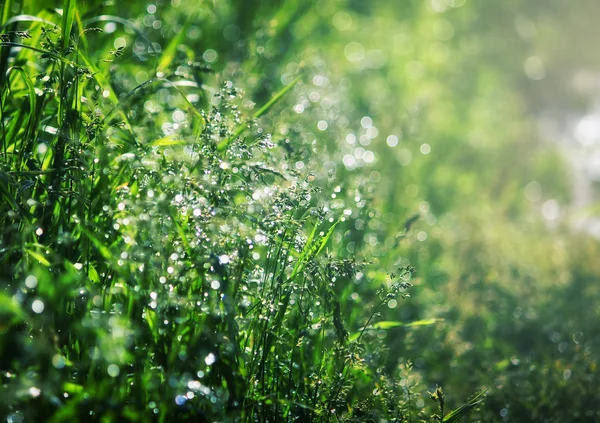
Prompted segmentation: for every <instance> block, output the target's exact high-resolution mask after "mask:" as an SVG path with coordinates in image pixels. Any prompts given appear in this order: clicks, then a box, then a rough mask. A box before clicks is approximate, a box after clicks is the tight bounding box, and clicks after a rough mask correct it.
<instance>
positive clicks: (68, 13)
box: [62, 0, 77, 52]
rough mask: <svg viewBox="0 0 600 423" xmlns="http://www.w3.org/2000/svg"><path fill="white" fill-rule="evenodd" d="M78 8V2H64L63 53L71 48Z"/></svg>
mask: <svg viewBox="0 0 600 423" xmlns="http://www.w3.org/2000/svg"><path fill="white" fill-rule="evenodd" d="M76 8H77V2H76V0H64V1H63V19H62V34H63V39H62V41H63V46H62V47H63V52H66V51H67V49H68V48H69V43H70V41H71V30H72V29H73V20H74V19H75V10H76Z"/></svg>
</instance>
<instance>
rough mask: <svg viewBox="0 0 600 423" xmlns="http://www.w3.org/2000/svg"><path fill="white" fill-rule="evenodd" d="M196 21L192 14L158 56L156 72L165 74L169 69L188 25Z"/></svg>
mask: <svg viewBox="0 0 600 423" xmlns="http://www.w3.org/2000/svg"><path fill="white" fill-rule="evenodd" d="M195 19H196V14H195V13H192V14H191V15H190V16H189V17H188V18H187V19H186V21H185V23H184V24H183V27H182V28H181V29H180V30H179V32H178V33H177V35H176V36H175V37H174V38H173V39H172V40H171V42H170V43H169V44H168V45H167V47H166V48H165V49H164V51H163V54H162V55H161V56H160V60H159V61H158V66H157V67H156V70H157V71H158V72H165V70H166V69H167V68H168V67H169V65H170V64H171V63H173V60H174V59H175V54H176V53H177V47H179V45H180V44H181V43H182V42H183V40H184V39H185V36H186V34H187V32H188V29H189V27H190V25H191V24H192V23H193V22H194V20H195Z"/></svg>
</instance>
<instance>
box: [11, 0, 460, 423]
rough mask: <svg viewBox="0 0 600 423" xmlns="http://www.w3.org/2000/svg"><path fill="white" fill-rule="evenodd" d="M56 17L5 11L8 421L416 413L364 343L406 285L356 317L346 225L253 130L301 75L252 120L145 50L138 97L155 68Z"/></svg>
mask: <svg viewBox="0 0 600 423" xmlns="http://www.w3.org/2000/svg"><path fill="white" fill-rule="evenodd" d="M62 6H63V7H62V10H58V9H42V8H39V9H37V10H35V13H34V14H33V15H30V14H19V13H16V12H15V10H17V9H18V8H17V6H16V5H14V7H13V5H11V4H10V3H5V4H4V7H3V9H2V16H3V21H2V27H1V28H2V42H1V43H0V48H1V50H0V51H1V53H2V57H1V60H0V67H1V68H0V74H2V75H6V77H5V78H4V79H3V80H2V86H1V88H0V89H1V91H0V100H1V105H0V106H1V107H0V111H1V116H0V121H1V124H2V153H1V156H2V157H1V160H0V166H1V167H0V195H1V197H2V202H1V203H0V204H1V206H0V227H1V228H2V231H1V239H0V252H1V253H0V268H1V269H2V271H1V278H2V280H3V281H4V285H3V290H2V293H1V295H0V304H1V306H0V307H1V308H0V312H1V313H2V316H3V322H4V323H3V325H2V327H1V328H0V329H1V330H0V337H1V340H2V342H1V345H2V347H1V349H0V368H1V369H2V371H3V376H2V385H1V395H2V397H3V398H4V400H3V402H2V404H1V405H0V413H1V414H2V415H4V416H6V418H7V419H8V420H7V421H9V422H16V421H49V422H62V421H73V422H75V421H86V422H87V421H99V422H110V421H136V422H142V421H148V422H150V421H157V422H161V423H162V422H168V421H175V420H177V421H196V422H198V421H207V422H208V421H240V422H245V421H248V422H250V421H252V422H268V421H271V422H273V421H282V422H283V421H364V418H365V417H364V416H366V415H370V416H373V418H374V416H381V417H383V416H387V417H388V418H390V419H392V420H390V421H404V420H406V419H407V418H409V416H411V415H412V416H416V415H417V414H419V413H421V411H420V410H418V409H416V408H415V407H414V406H412V405H411V404H410V403H409V402H405V401H404V400H403V399H402V398H403V395H411V394H410V392H411V391H410V389H411V388H410V387H409V386H408V385H403V386H401V385H400V380H395V377H394V376H393V374H391V373H390V374H388V373H387V372H382V368H381V364H382V357H383V356H384V354H385V348H384V346H383V344H382V343H381V342H377V341H376V339H377V338H374V337H372V336H371V337H369V342H368V343H366V342H363V340H364V339H365V338H364V337H363V335H364V334H367V333H370V332H373V331H375V330H379V331H381V330H385V328H386V327H391V326H389V325H388V326H385V324H384V323H386V322H380V324H379V325H377V324H376V323H375V324H373V323H374V322H375V321H376V320H377V311H378V310H379V309H380V308H381V307H383V306H384V305H385V304H387V302H388V301H390V300H391V299H393V298H394V297H396V296H406V291H407V289H408V288H409V286H410V282H409V281H410V278H411V274H412V272H413V270H412V269H409V268H402V269H401V272H400V274H399V275H398V276H396V275H393V276H392V277H391V279H392V281H391V282H390V285H389V286H387V285H385V284H384V286H383V288H381V289H380V292H379V294H378V295H379V300H378V301H379V302H378V303H377V304H378V305H376V306H375V307H376V308H374V309H373V311H369V310H368V307H367V309H362V307H359V308H361V309H360V310H358V311H357V310H356V307H355V305H353V304H351V303H349V302H348V301H349V298H350V296H349V294H350V293H351V291H352V290H353V289H352V287H353V285H354V284H355V282H356V281H357V280H358V279H360V278H363V277H364V275H363V273H362V272H361V269H362V265H359V264H356V263H355V261H354V260H353V259H352V258H342V257H339V256H337V254H335V253H334V254H332V253H331V252H330V251H329V247H328V245H329V243H330V239H331V237H332V236H333V235H334V234H335V233H339V229H338V227H340V224H341V223H343V222H344V221H346V220H347V213H346V214H344V213H340V212H338V211H336V209H337V207H336V206H333V205H332V204H331V201H330V200H328V199H327V197H326V196H325V195H323V194H322V190H321V188H320V187H318V186H317V185H316V184H315V183H314V181H313V179H314V177H311V175H310V174H307V173H303V172H299V171H297V170H296V168H297V166H296V165H295V163H297V160H300V156H298V155H297V154H298V153H295V151H298V150H299V149H301V148H302V146H301V145H300V142H301V141H300V139H288V140H286V141H285V143H284V144H282V143H281V142H280V141H278V140H277V141H275V140H274V139H273V138H272V136H271V135H270V134H269V132H270V128H269V125H270V120H269V119H267V120H264V119H262V120H261V119H260V118H261V117H263V116H268V115H269V114H273V112H275V113H276V112H277V109H278V108H279V109H281V107H282V106H281V105H280V103H281V102H284V101H285V99H286V98H287V97H289V96H290V95H292V94H293V90H294V89H295V87H296V84H302V80H303V77H302V75H301V74H299V75H298V76H296V77H295V78H294V79H292V80H291V82H289V83H288V84H287V85H285V86H284V87H282V88H280V90H279V92H278V93H276V94H274V95H272V98H271V99H270V100H269V101H266V102H265V104H264V106H262V107H259V108H258V109H257V111H256V112H254V113H252V112H251V111H247V110H245V109H247V107H246V106H245V105H244V104H245V103H244V99H243V97H242V95H241V94H240V91H239V90H238V89H236V87H235V86H234V84H233V83H232V82H230V81H228V80H225V79H224V78H223V76H222V75H221V74H219V73H217V74H213V73H212V72H213V71H212V70H211V68H210V64H209V63H208V62H206V63H203V62H202V61H200V62H196V61H189V60H180V58H179V57H180V55H179V52H180V50H179V45H180V44H181V43H182V38H181V37H180V36H177V37H175V38H173V40H172V42H171V43H170V44H169V45H167V46H166V47H165V48H164V50H163V52H162V53H158V52H157V50H158V49H157V48H156V47H155V46H153V45H152V47H148V57H147V59H148V60H149V63H156V66H157V69H158V71H159V73H158V74H157V77H156V78H149V79H147V80H145V81H137V82H135V83H134V82H133V79H134V78H132V77H133V76H134V72H138V73H139V72H141V71H143V69H144V67H143V66H145V64H144V63H139V64H136V65H135V66H133V67H132V65H125V64H124V65H120V64H119V62H120V60H121V58H122V56H123V55H124V49H123V48H121V47H116V48H114V49H113V48H111V47H110V44H111V43H112V40H113V39H114V38H115V36H110V35H103V34H102V31H101V30H100V28H98V27H96V26H95V24H96V23H99V22H109V23H110V22H112V23H115V24H116V23H119V24H120V23H124V24H125V30H127V29H128V28H129V27H131V25H130V23H128V21H123V20H122V19H120V18H111V15H102V16H100V15H97V16H93V15H90V14H89V13H90V12H88V11H86V10H83V9H80V8H79V6H78V5H77V3H76V2H74V1H68V0H66V1H65V2H64V4H63V5H62ZM91 10H93V11H94V13H99V12H98V10H95V9H93V8H92V9H91ZM192 20H193V18H190V19H188V20H187V21H186V23H185V24H184V25H183V29H184V30H185V29H186V28H189V26H190V22H192ZM85 22H91V23H90V24H86V23H85ZM280 30H283V29H280ZM181 33H182V34H183V32H181ZM116 35H119V33H117V34H116ZM124 35H125V36H127V32H125V33H124ZM145 39H146V40H147V38H145ZM173 69H176V71H173ZM150 71H151V70H150V69H147V74H150V73H151V72H150ZM219 80H221V82H218V81H219ZM127 86H129V87H131V88H129V89H128V88H126V87H127ZM286 107H289V106H286ZM302 154H305V153H302ZM350 213H353V212H352V211H350ZM394 278H399V279H398V281H399V282H396V283H394V281H393V279H394ZM350 308H355V310H353V312H352V313H351V314H350V315H349V314H348V313H347V311H348V310H349V309H350ZM387 323H388V324H390V322H387ZM429 323H431V322H421V323H418V324H429ZM402 324H404V323H402V322H391V325H392V326H393V325H396V326H399V325H402ZM350 333H357V334H358V335H357V336H349V334H350ZM402 380H404V379H402ZM394 419H395V420H394ZM444 421H454V420H444Z"/></svg>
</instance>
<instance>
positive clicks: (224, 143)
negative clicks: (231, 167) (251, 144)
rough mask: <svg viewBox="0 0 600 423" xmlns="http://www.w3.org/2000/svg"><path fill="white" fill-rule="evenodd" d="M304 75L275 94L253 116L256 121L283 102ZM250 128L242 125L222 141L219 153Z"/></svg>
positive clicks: (218, 148) (218, 146)
mask: <svg viewBox="0 0 600 423" xmlns="http://www.w3.org/2000/svg"><path fill="white" fill-rule="evenodd" d="M302 76H303V75H302V74H300V75H298V76H297V77H296V78H294V80H293V81H292V82H290V83H289V84H288V85H286V86H285V87H283V89H282V90H281V91H279V92H278V93H277V94H275V95H274V96H273V98H271V100H269V101H268V102H267V103H266V104H265V105H264V106H262V107H261V108H260V109H259V110H258V111H257V112H256V113H255V114H254V116H253V118H254V119H258V118H259V117H261V116H263V115H264V114H265V113H267V112H268V111H269V110H270V109H271V107H273V106H274V105H275V103H277V102H278V101H279V100H281V99H282V98H283V97H284V96H285V95H286V94H287V93H288V92H289V91H290V90H291V89H292V88H294V86H295V85H296V84H297V83H298V81H300V79H302ZM247 128H248V126H247V125H240V126H239V127H238V129H237V130H236V131H235V132H234V133H233V135H232V136H230V137H229V138H227V139H225V140H223V141H221V142H220V143H219V144H218V145H217V150H218V151H223V150H225V149H226V148H227V147H228V146H229V144H231V142H232V141H233V140H234V139H236V138H237V137H239V136H240V135H241V134H242V133H243V132H244V131H245V130H246V129H247Z"/></svg>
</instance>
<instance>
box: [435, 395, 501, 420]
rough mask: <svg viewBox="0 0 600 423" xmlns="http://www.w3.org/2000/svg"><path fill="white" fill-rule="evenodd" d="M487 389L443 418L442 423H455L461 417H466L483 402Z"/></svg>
mask: <svg viewBox="0 0 600 423" xmlns="http://www.w3.org/2000/svg"><path fill="white" fill-rule="evenodd" d="M489 389H490V388H489V387H487V388H485V389H484V390H483V391H481V392H480V393H478V394H477V395H475V397H473V398H472V399H471V400H469V401H468V402H466V403H465V404H463V405H461V406H460V407H458V408H456V409H454V410H452V411H451V412H450V413H448V414H446V416H444V420H443V423H456V422H458V421H459V420H460V419H462V418H463V417H465V416H467V415H468V414H469V413H470V412H471V411H472V410H473V409H474V408H475V407H477V406H478V405H480V404H481V403H482V402H483V401H484V400H485V393H486V392H487V391H488V390H489Z"/></svg>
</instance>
